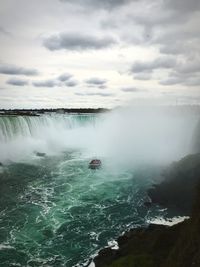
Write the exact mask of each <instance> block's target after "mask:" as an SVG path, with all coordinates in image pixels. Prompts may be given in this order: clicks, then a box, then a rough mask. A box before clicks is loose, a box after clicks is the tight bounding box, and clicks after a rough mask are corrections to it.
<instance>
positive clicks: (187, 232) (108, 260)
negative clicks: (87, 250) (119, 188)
mask: <svg viewBox="0 0 200 267" xmlns="http://www.w3.org/2000/svg"><path fill="white" fill-rule="evenodd" d="M170 175H172V176H171V178H170V179H169V180H166V181H164V182H163V183H162V184H161V185H159V186H156V187H155V188H154V189H153V190H152V191H151V193H150V194H151V195H152V196H153V197H154V199H153V200H154V201H155V200H156V202H159V203H162V204H163V205H165V204H167V205H175V206H176V207H178V208H180V209H181V211H183V210H184V209H185V210H186V211H187V212H188V210H189V207H191V205H192V202H193V199H195V202H194V203H193V204H194V205H193V209H192V212H190V214H191V218H190V219H189V220H186V221H184V222H182V223H179V224H177V225H174V226H172V227H168V226H161V225H149V227H148V228H146V229H144V228H141V229H133V230H130V231H129V232H127V233H125V234H124V235H123V236H121V237H119V238H118V240H117V241H118V244H119V250H112V249H111V248H106V249H104V250H102V251H100V253H99V255H98V256H97V257H96V258H95V264H96V267H125V266H126V267H191V266H193V267H199V266H200V227H199V225H200V185H199V183H200V154H196V155H191V156H188V157H186V158H184V159H182V160H181V161H179V162H177V163H174V164H173V165H172V166H171V168H170V170H169V172H168V174H167V177H170ZM197 184H198V186H197ZM165 188H166V190H165ZM197 188H198V190H197ZM170 190H171V192H170ZM161 192H162V193H161ZM176 192H177V194H176ZM167 194H169V196H168V199H167V197H166V196H167ZM162 195H164V197H163V198H162ZM195 197H196V198H195ZM179 198H180V199H179ZM185 199H186V200H185ZM187 201H189V203H187ZM181 203H183V204H181Z"/></svg>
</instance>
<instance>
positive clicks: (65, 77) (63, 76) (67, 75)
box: [58, 73, 73, 82]
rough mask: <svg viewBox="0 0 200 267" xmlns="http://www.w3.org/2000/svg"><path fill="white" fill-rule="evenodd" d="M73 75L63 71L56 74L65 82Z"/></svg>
mask: <svg viewBox="0 0 200 267" xmlns="http://www.w3.org/2000/svg"><path fill="white" fill-rule="evenodd" d="M72 77H73V75H71V74H69V73H63V74H61V75H60V76H58V80H59V81H61V82H65V81H67V80H69V79H71V78H72Z"/></svg>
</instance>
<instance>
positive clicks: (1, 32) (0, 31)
mask: <svg viewBox="0 0 200 267" xmlns="http://www.w3.org/2000/svg"><path fill="white" fill-rule="evenodd" d="M0 34H3V35H7V36H11V35H12V34H11V33H10V32H8V31H7V30H5V29H4V28H3V27H1V26H0Z"/></svg>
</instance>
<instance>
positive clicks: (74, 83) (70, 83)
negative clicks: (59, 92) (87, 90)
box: [65, 81, 78, 87]
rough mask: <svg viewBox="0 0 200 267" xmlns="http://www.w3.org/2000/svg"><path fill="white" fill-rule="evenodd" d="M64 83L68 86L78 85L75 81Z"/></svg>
mask: <svg viewBox="0 0 200 267" xmlns="http://www.w3.org/2000/svg"><path fill="white" fill-rule="evenodd" d="M65 85H66V86H68V87H75V86H77V85H78V82H77V81H67V82H66V83H65Z"/></svg>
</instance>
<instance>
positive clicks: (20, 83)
mask: <svg viewBox="0 0 200 267" xmlns="http://www.w3.org/2000/svg"><path fill="white" fill-rule="evenodd" d="M6 83H7V84H10V85H14V86H25V85H28V81H27V80H23V79H17V78H11V79H9V80H8V81H7V82H6Z"/></svg>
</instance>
